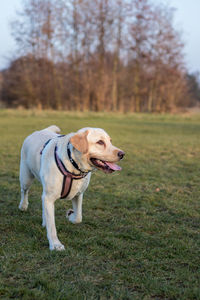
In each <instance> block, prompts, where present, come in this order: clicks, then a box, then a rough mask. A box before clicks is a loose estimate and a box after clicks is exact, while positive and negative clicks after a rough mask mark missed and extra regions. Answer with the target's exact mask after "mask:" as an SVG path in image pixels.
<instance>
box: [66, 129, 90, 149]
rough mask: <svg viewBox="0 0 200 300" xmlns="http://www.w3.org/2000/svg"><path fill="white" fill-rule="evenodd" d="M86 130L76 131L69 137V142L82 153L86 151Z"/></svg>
mask: <svg viewBox="0 0 200 300" xmlns="http://www.w3.org/2000/svg"><path fill="white" fill-rule="evenodd" d="M87 135H88V130H86V131H84V132H81V133H76V134H75V135H74V136H72V137H71V139H70V143H71V144H72V145H73V146H74V148H76V149H77V150H78V151H80V152H82V153H83V154H85V153H87V152H88V140H87Z"/></svg>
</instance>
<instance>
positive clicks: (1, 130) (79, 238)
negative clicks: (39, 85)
mask: <svg viewBox="0 0 200 300" xmlns="http://www.w3.org/2000/svg"><path fill="white" fill-rule="evenodd" d="M51 124H56V125H58V126H60V127H61V128H62V130H63V133H68V132H71V131H76V130H77V129H79V128H81V127H86V126H92V127H102V128H104V129H105V130H106V131H107V132H108V133H109V134H110V135H111V137H112V140H113V144H114V145H116V146H119V147H120V148H122V149H123V150H124V151H125V152H126V157H125V159H124V160H123V161H122V162H121V164H120V165H121V166H122V168H123V170H122V171H121V172H118V173H115V174H112V175H105V174H103V173H101V172H96V173H95V174H94V175H93V176H92V179H91V183H90V186H89V188H88V190H87V192H86V193H85V197H84V205H83V222H82V223H81V224H79V225H73V224H71V223H69V222H68V221H67V220H66V218H65V214H66V210H67V209H69V208H71V202H70V201H68V202H67V201H65V200H58V201H57V202H56V225H57V230H58V236H59V238H60V240H61V241H62V243H63V244H64V245H65V247H66V250H65V251H64V252H50V251H49V249H48V241H47V238H46V231H45V229H44V228H42V226H41V223H42V219H41V200H40V199H41V186H40V185H39V183H37V182H35V183H34V184H33V186H32V189H31V191H30V205H29V209H28V211H27V212H25V213H23V212H21V211H19V210H18V204H19V200H20V188H19V182H18V173H19V159H20V147H21V145H22V142H23V140H24V138H25V137H26V136H27V135H28V134H30V133H31V132H32V131H34V130H37V129H41V128H44V127H46V126H49V125H51ZM199 200H200V115H194V116H169V115H140V114H139V115H124V116H123V115H114V114H113V115H111V114H110V115H108V114H105V115H104V114H89V113H88V114H75V113H74V114H72V113H70V114H67V113H63V112H41V113H39V112H38V113H35V112H34V111H32V112H31V111H28V112H24V111H16V112H15V111H8V110H2V111H0V299H31V300H34V299H54V300H55V299H62V300H65V299H181V300H182V299H186V300H187V299H200V288H199V286H200V285H199V282H200V280H199V279H200V277H199V275H200V272H199V271H200V270H199V266H200V252H199V249H200V248H199V246H200V236H199V225H200V205H199V203H200V201H199Z"/></svg>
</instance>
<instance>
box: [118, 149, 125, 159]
mask: <svg viewBox="0 0 200 300" xmlns="http://www.w3.org/2000/svg"><path fill="white" fill-rule="evenodd" d="M124 155H125V153H124V152H123V151H119V152H118V156H119V158H120V159H122V158H123V157H124Z"/></svg>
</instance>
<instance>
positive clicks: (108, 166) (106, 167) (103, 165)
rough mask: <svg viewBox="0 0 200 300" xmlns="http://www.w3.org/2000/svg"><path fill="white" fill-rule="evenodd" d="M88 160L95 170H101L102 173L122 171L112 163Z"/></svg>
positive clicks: (95, 159)
mask: <svg viewBox="0 0 200 300" xmlns="http://www.w3.org/2000/svg"><path fill="white" fill-rule="evenodd" d="M90 160H91V162H92V164H93V165H94V166H95V167H96V168H98V169H100V170H102V171H103V172H104V173H113V172H115V171H120V170H121V169H122V168H121V167H120V166H118V165H116V164H115V163H112V162H108V161H103V160H100V159H97V158H91V159H90Z"/></svg>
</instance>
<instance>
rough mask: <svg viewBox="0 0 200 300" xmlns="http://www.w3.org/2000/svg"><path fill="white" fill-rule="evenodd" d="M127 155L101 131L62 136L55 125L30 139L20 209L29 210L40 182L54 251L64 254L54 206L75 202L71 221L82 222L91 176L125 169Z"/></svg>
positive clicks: (22, 172) (24, 148)
mask: <svg viewBox="0 0 200 300" xmlns="http://www.w3.org/2000/svg"><path fill="white" fill-rule="evenodd" d="M123 157H124V152H123V151H122V150H120V149H118V148H116V147H114V146H113V145H112V143H111V139H110V137H109V135H108V134H107V133H106V132H105V131H104V130H103V129H100V128H83V129H80V130H79V131H78V132H77V133H70V134H68V135H60V129H59V128H58V127H57V126H55V125H52V126H50V127H48V128H45V129H43V130H41V131H36V132H34V133H32V134H31V135H30V136H28V137H27V138H26V139H25V141H24V143H23V146H22V149H21V162H20V185H21V202H20V204H19V209H21V210H24V211H25V210H27V208H28V191H29V188H30V186H31V183H32V181H33V179H34V177H35V178H37V179H38V180H39V181H40V182H41V184H42V186H43V193H42V207H43V213H42V218H43V223H42V225H43V226H44V227H45V226H46V229H47V237H48V240H49V248H50V250H64V249H65V248H64V246H63V245H62V244H61V242H60V241H59V239H58V237H57V232H56V226H55V216H54V202H55V201H56V199H58V198H66V199H69V200H72V205H73V209H70V210H68V212H67V218H68V219H69V221H70V222H72V223H74V224H76V223H80V222H81V221H82V200H83V193H84V192H85V190H86V189H87V187H88V185H89V182H90V177H91V172H92V171H94V170H95V169H99V170H102V171H103V172H105V173H112V172H114V171H117V170H120V169H121V168H120V167H119V166H118V165H117V164H116V162H117V161H119V160H121V159H122V158H123Z"/></svg>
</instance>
